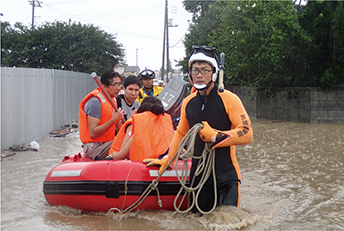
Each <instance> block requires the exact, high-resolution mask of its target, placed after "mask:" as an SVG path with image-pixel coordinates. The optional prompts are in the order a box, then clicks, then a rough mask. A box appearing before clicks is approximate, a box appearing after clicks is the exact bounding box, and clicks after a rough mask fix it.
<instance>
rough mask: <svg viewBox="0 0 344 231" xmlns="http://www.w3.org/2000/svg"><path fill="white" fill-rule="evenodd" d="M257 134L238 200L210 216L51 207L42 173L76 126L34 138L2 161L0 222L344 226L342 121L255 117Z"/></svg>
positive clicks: (74, 137) (32, 226) (82, 226)
mask: <svg viewBox="0 0 344 231" xmlns="http://www.w3.org/2000/svg"><path fill="white" fill-rule="evenodd" d="M252 124H253V129H254V130H253V131H254V141H253V143H252V144H250V145H245V146H240V147H239V146H238V147H237V159H238V162H239V165H240V167H241V173H242V186H241V205H240V208H234V207H219V208H218V209H217V210H216V211H215V212H213V213H212V214H209V215H207V216H203V217H199V216H197V215H192V214H186V215H182V214H176V213H175V212H172V211H137V212H131V213H128V214H113V213H84V212H81V211H79V210H75V209H71V208H68V207H62V206H57V207H51V206H50V205H49V204H48V203H47V202H46V200H45V198H44V195H43V192H42V189H43V181H44V179H45V177H46V174H47V173H48V172H49V171H50V170H51V169H52V168H53V167H54V166H56V165H57V164H59V163H60V162H61V160H62V158H63V157H64V156H66V155H71V154H73V153H75V152H79V151H80V150H81V148H80V141H79V139H78V133H71V134H69V135H67V136H66V137H65V138H52V137H49V136H46V137H44V138H43V139H41V140H37V142H38V143H39V144H40V149H39V151H38V152H32V151H27V152H17V153H16V155H13V156H10V157H7V158H4V159H3V160H2V162H1V229H2V230H168V229H170V230H233V229H240V230H305V229H306V230H343V229H344V213H343V211H344V210H343V208H344V186H343V185H344V132H343V131H344V124H305V123H291V122H279V121H269V120H260V119H258V120H257V119H252Z"/></svg>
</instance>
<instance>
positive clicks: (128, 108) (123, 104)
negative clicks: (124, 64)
mask: <svg viewBox="0 0 344 231" xmlns="http://www.w3.org/2000/svg"><path fill="white" fill-rule="evenodd" d="M123 87H124V94H121V95H119V96H118V97H117V104H118V107H120V108H122V110H123V111H124V120H125V121H127V120H128V119H129V118H130V117H131V116H132V114H133V113H134V112H135V110H136V109H138V108H139V107H140V103H139V102H137V101H136V98H137V96H138V95H139V90H140V80H139V79H138V78H137V77H136V76H135V75H129V76H128V77H126V78H125V79H124V82H123Z"/></svg>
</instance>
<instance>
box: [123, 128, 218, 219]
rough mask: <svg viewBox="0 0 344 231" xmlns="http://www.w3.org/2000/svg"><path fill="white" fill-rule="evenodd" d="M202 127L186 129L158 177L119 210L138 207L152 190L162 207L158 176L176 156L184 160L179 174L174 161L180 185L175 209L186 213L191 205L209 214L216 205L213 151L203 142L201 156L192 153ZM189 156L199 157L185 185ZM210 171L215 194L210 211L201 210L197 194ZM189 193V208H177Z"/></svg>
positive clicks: (130, 209)
mask: <svg viewBox="0 0 344 231" xmlns="http://www.w3.org/2000/svg"><path fill="white" fill-rule="evenodd" d="M202 128H203V124H201V123H198V124H195V125H194V126H193V127H192V128H191V129H190V130H189V131H188V133H187V134H186V135H185V136H184V137H183V139H182V140H181V142H180V143H179V146H178V152H177V153H176V155H174V157H173V158H172V159H171V160H170V162H169V163H168V165H167V166H166V167H165V169H164V170H163V171H162V172H161V174H159V175H158V177H157V178H156V179H154V180H153V181H152V183H150V185H149V186H148V187H147V188H146V190H145V191H144V192H143V193H142V194H141V196H140V197H139V198H138V199H137V200H136V201H135V202H134V203H133V204H131V205H130V206H129V207H127V208H126V209H125V210H123V211H121V213H127V212H131V211H132V210H134V209H135V208H136V207H138V206H139V205H140V204H141V203H142V202H143V201H144V200H145V198H146V197H147V196H148V195H149V194H150V193H151V191H153V190H156V192H157V197H158V205H159V206H160V207H162V201H161V199H160V193H159V189H158V184H159V182H158V181H159V179H160V177H161V176H162V175H163V174H164V172H165V171H166V169H167V168H168V166H170V164H172V163H173V161H174V160H175V159H176V158H177V160H178V159H182V160H184V164H183V168H182V171H181V172H182V174H181V176H179V174H178V168H177V164H178V163H177V162H178V161H176V163H175V164H176V168H175V170H176V175H177V178H178V180H179V182H180V184H181V186H182V187H181V188H180V190H179V192H178V194H177V195H176V197H175V199H174V208H175V210H176V211H177V212H179V213H186V212H189V211H190V210H191V209H192V208H193V206H196V207H197V209H198V211H199V212H200V213H202V214H209V213H211V212H212V211H213V210H214V209H215V207H216V205H217V190H216V176H215V151H214V150H212V149H211V148H210V145H211V143H205V147H204V149H203V152H202V155H201V156H194V155H193V154H194V146H195V140H196V137H197V135H198V134H197V133H198V131H199V130H200V129H202ZM185 146H186V152H184V153H183V148H184V147H185ZM207 157H208V158H207ZM190 158H195V159H199V161H198V165H197V168H196V171H195V173H194V177H193V179H192V181H191V183H190V187H187V186H186V180H187V176H188V160H189V159H190ZM211 172H212V173H213V179H214V195H215V196H214V206H213V208H212V209H211V210H210V211H208V212H205V211H203V210H201V209H200V208H199V206H198V196H199V193H200V192H201V190H202V188H203V186H204V184H205V182H206V181H207V180H208V178H209V176H210V174H211ZM200 174H202V177H201V179H200V181H199V183H198V185H197V186H195V187H192V185H193V184H194V181H195V178H196V177H197V176H199V175H200ZM183 190H185V193H184V195H183V197H182V199H181V201H180V202H179V205H177V200H178V197H179V196H180V194H181V193H182V192H183ZM190 193H191V196H192V198H190V199H192V205H191V206H189V208H187V209H186V210H185V211H181V210H180V209H179V208H180V206H181V205H182V203H183V201H184V199H185V197H186V196H187V195H188V196H190Z"/></svg>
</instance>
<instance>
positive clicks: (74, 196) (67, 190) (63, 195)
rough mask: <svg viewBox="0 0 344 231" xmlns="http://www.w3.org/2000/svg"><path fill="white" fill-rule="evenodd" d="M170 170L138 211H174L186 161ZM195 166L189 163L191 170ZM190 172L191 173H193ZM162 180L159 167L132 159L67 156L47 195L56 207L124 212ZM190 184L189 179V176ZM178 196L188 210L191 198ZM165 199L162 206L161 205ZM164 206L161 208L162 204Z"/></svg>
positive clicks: (45, 185) (54, 172)
mask: <svg viewBox="0 0 344 231" xmlns="http://www.w3.org/2000/svg"><path fill="white" fill-rule="evenodd" d="M177 165H178V166H177V171H178V172H176V170H175V167H173V168H172V169H170V170H166V171H165V172H164V174H163V175H162V176H161V177H160V178H159V180H158V181H157V183H158V184H157V186H156V188H157V189H158V190H152V191H151V192H150V194H149V195H148V196H147V197H145V199H144V200H143V201H142V203H140V204H139V205H138V206H137V207H136V208H135V209H134V210H158V209H162V210H174V205H173V203H174V200H175V198H176V195H177V193H178V192H179V190H180V188H181V186H180V183H179V180H178V179H177V174H178V175H179V176H181V174H182V165H183V163H182V161H179V162H178V164H177ZM190 166H191V164H190V163H188V168H190ZM189 170H190V169H188V170H187V172H188V173H189ZM157 177H158V167H156V166H152V167H147V166H146V165H145V164H144V163H142V162H135V161H130V160H100V161H92V160H91V159H90V158H87V157H85V155H84V154H83V153H82V152H81V153H77V154H74V155H71V156H66V157H65V158H64V159H63V160H62V162H61V163H60V164H59V165H57V166H56V167H54V168H53V169H52V170H51V171H50V172H49V173H48V175H47V176H46V178H45V181H44V183H43V193H44V196H45V198H46V200H47V202H48V203H49V204H50V205H52V206H56V205H65V206H69V207H72V208H76V209H80V210H83V211H89V212H107V211H109V210H116V211H123V210H125V209H126V208H128V207H129V206H131V205H133V203H135V202H136V201H137V200H138V199H139V198H140V196H141V195H142V194H143V193H144V191H145V190H146V189H147V188H148V187H149V186H150V185H151V183H152V182H153V180H155V179H157ZM187 181H188V177H187ZM182 195H183V194H181V196H178V198H177V199H176V200H177V204H179V202H180V201H182V203H181V207H180V208H181V209H185V208H187V203H188V202H187V198H185V200H182ZM159 199H160V200H161V203H160V202H159V201H160V200H159ZM159 204H160V205H161V206H160V205H159Z"/></svg>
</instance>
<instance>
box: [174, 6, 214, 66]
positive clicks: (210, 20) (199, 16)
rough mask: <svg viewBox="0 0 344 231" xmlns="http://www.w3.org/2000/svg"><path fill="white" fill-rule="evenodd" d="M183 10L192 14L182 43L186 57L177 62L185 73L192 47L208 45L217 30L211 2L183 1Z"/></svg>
mask: <svg viewBox="0 0 344 231" xmlns="http://www.w3.org/2000/svg"><path fill="white" fill-rule="evenodd" d="M183 4H184V7H185V9H186V10H187V11H188V12H190V13H192V22H191V23H190V25H189V32H188V33H187V34H186V35H185V39H184V41H183V43H184V46H185V48H186V57H185V58H184V59H183V60H181V61H179V63H178V65H180V66H182V67H183V68H182V70H183V72H187V71H188V69H187V64H188V58H189V55H190V53H191V51H192V45H208V44H209V43H210V40H209V37H210V35H211V34H212V32H213V31H214V29H216V28H217V26H218V24H219V20H217V14H218V11H216V10H217V9H215V8H213V7H212V6H213V5H214V4H216V3H214V2H211V1H184V2H183Z"/></svg>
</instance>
